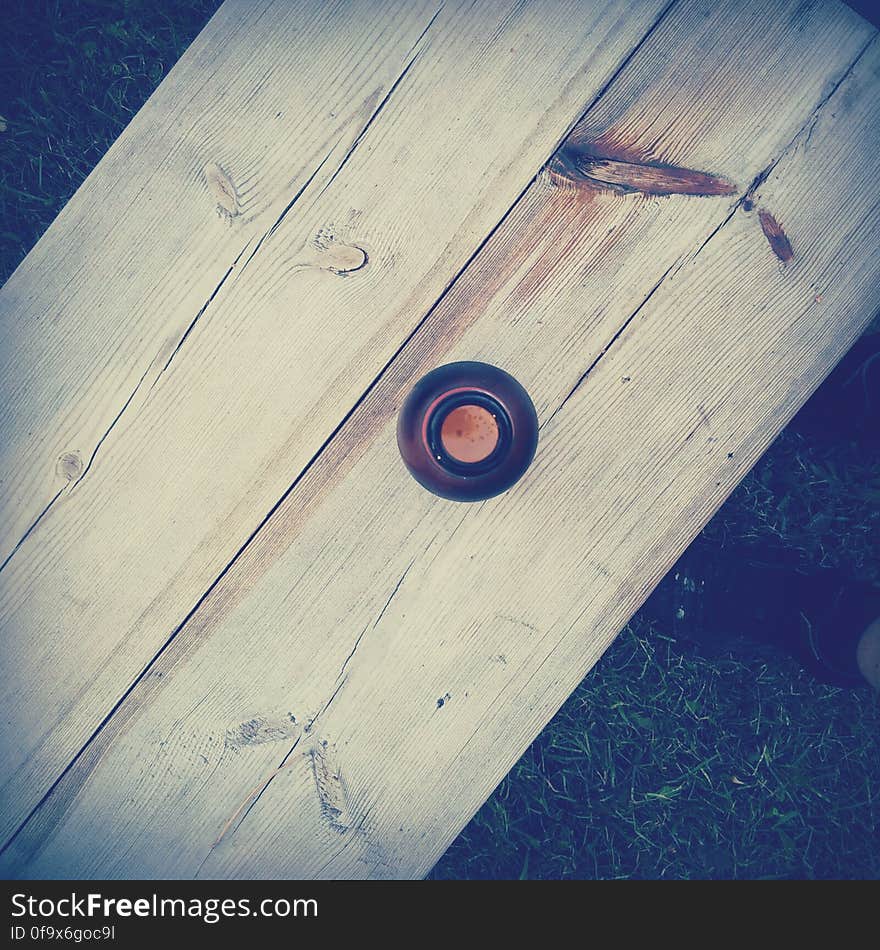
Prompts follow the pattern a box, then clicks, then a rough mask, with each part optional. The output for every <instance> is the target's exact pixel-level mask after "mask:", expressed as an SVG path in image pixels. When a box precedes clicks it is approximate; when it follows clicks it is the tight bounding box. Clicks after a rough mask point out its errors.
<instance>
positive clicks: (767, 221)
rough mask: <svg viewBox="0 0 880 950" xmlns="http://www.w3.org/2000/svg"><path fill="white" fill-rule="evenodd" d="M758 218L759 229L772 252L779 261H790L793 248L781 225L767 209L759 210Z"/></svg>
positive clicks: (792, 255)
mask: <svg viewBox="0 0 880 950" xmlns="http://www.w3.org/2000/svg"><path fill="white" fill-rule="evenodd" d="M758 220H759V221H760V222H761V230H762V231H763V232H764V236H765V237H766V238H767V240H768V241H769V242H770V247H772V248H773V253H774V254H775V255H776V256H777V257H778V258H779V260H781V261H790V260H791V259H792V258H793V257H794V250H793V249H792V246H791V241H789V239H788V235H787V234H786V233H785V231H783V230H782V225H781V224H780V223H779V222H778V221H777V220H776V218H774V217H773V215H772V214H770V212H769V211H759V212H758Z"/></svg>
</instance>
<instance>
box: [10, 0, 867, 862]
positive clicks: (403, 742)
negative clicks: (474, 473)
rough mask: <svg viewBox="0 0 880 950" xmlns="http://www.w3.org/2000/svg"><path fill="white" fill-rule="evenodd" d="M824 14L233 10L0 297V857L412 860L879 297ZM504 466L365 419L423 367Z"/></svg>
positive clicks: (850, 17)
mask: <svg viewBox="0 0 880 950" xmlns="http://www.w3.org/2000/svg"><path fill="white" fill-rule="evenodd" d="M878 76H880V43H878V41H877V33H876V31H875V30H874V29H873V28H872V27H871V26H870V25H869V24H867V23H866V22H865V21H864V20H862V19H861V18H860V17H859V16H857V15H856V14H854V13H853V12H852V11H850V10H849V9H848V8H847V7H844V6H843V5H838V4H834V3H825V2H818V3H800V2H795V0H792V2H782V0H780V2H776V0H755V2H751V0H750V2H738V3H732V4H719V3H714V2H709V0H705V2H701V0H673V2H666V0H636V2H626V3H625V2H613V3H595V4H594V3H587V2H582V0H568V2H563V0H535V2H531V3H522V2H502V0H498V2H494V0H493V2H483V3H480V4H477V5H476V6H472V5H471V4H468V3H458V2H455V0H448V2H445V3H441V2H440V0H430V2H419V0H415V2H412V0H409V2H405V3H395V2H392V0H383V2H378V0H363V2H361V3H358V2H352V3H335V2H328V3H317V2H312V3H309V2H304V3H292V2H282V0H276V2H268V0H227V2H226V4H225V5H224V6H223V7H222V8H221V9H220V11H219V12H218V13H217V15H216V16H215V17H214V18H213V19H212V20H211V22H210V23H209V24H208V26H207V27H206V29H205V30H204V32H203V33H202V34H201V35H200V36H199V38H198V39H197V40H196V42H195V43H194V44H193V45H192V47H191V48H190V49H189V50H188V52H187V53H186V54H185V55H184V56H183V58H182V59H181V61H180V62H179V63H178V65H177V66H176V67H175V68H174V69H173V70H172V72H171V73H170V75H169V76H168V78H167V79H166V80H165V81H164V82H163V83H162V85H161V87H160V88H159V90H158V91H157V92H156V94H155V95H154V96H153V97H152V98H151V99H150V100H149V102H148V103H147V104H146V105H145V106H144V108H143V109H142V110H141V112H140V113H139V114H138V116H137V117H136V118H135V119H134V121H133V122H132V123H131V125H130V126H129V127H128V128H127V129H126V130H125V132H124V133H123V134H122V135H121V137H120V138H119V140H118V141H117V142H116V144H115V145H114V146H113V147H112V148H111V149H110V151H109V152H108V154H107V155H106V157H105V158H104V159H103V161H102V162H101V163H100V165H99V166H98V167H97V168H96V170H95V171H94V172H93V173H92V175H91V176H90V177H89V178H88V180H87V181H86V183H85V184H84V185H83V187H82V188H81V189H80V190H79V191H78V192H77V194H76V195H75V196H74V198H73V199H72V200H71V201H70V203H69V204H68V206H67V207H66V208H65V209H64V211H63V212H62V213H61V215H59V217H58V219H57V221H56V222H55V224H54V225H53V226H52V227H51V228H50V229H49V231H48V232H47V233H46V235H45V236H44V237H43V238H42V240H41V241H40V243H39V244H38V245H37V247H36V248H35V249H34V250H33V251H32V253H31V254H30V255H29V256H28V258H27V259H26V260H25V262H24V263H23V264H22V265H21V267H19V269H18V270H17V271H16V272H15V274H14V275H13V277H12V278H11V279H10V280H9V282H8V283H7V285H6V286H5V288H4V289H3V291H2V294H0V313H2V323H0V333H2V341H0V360H2V369H0V386H2V390H0V392H2V395H0V402H2V406H3V410H4V411H3V414H2V446H3V452H2V469H0V510H2V522H0V525H2V527H0V545H2V548H0V562H2V564H3V567H2V572H0V616H2V621H0V623H2V637H3V662H2V696H3V717H2V723H0V729H2V748H3V756H2V758H0V763H2V840H3V841H4V842H6V845H5V849H4V851H3V854H2V858H0V867H2V870H3V872H4V874H5V875H7V876H9V875H12V876H36V877H40V876H95V877H113V876H123V877H134V876H137V877H139V876H156V877H177V876H183V877H189V876H196V875H197V876H200V877H243V876H258V877H271V876H315V877H361V876H369V877H386V876H398V877H410V876H418V875H423V874H424V873H426V872H427V871H428V870H429V869H430V867H431V866H432V864H433V863H434V862H435V861H436V860H437V858H438V856H439V855H440V854H442V852H443V851H444V849H445V848H446V847H447V846H448V844H449V843H450V841H451V840H452V839H453V837H454V836H455V835H456V834H457V833H458V832H459V830H460V829H461V828H462V827H463V825H464V824H465V823H466V822H467V821H468V819H469V818H470V817H471V815H473V813H474V812H475V810H476V809H477V808H478V807H479V806H480V804H481V803H482V802H483V801H484V800H485V798H486V797H487V796H488V795H489V794H490V792H491V791H492V789H493V788H494V787H495V786H496V784H497V783H498V782H499V780H500V779H501V778H502V776H503V775H504V774H505V773H506V772H507V770H508V769H509V768H510V767H511V765H512V764H513V763H514V762H515V761H516V760H517V758H518V757H519V756H520V755H521V754H522V752H523V750H524V749H525V748H526V746H527V744H528V743H529V742H530V741H531V740H532V739H533V738H534V737H535V735H536V734H537V733H538V732H539V730H540V729H541V728H542V727H543V726H544V725H545V723H546V722H547V721H548V720H549V719H550V717H551V716H552V715H553V714H554V712H555V711H556V710H557V709H558V708H559V706H560V705H561V703H562V702H563V701H564V699H565V698H566V697H567V696H568V694H569V693H570V692H571V690H572V689H573V688H574V687H575V685H576V684H577V683H578V682H579V680H580V679H581V678H582V677H583V676H584V675H585V674H586V672H587V671H588V670H589V669H590V667H591V666H592V665H593V664H594V663H595V662H596V660H597V659H598V657H599V656H600V655H601V653H602V651H603V650H604V649H605V648H606V647H607V646H608V645H609V643H610V642H611V641H612V639H613V638H614V636H615V634H616V633H617V631H618V630H619V629H620V628H621V626H622V625H623V624H624V623H625V622H626V620H627V619H628V618H629V617H630V616H631V614H632V613H633V612H634V611H635V610H636V609H637V607H638V606H639V605H640V604H641V602H642V601H643V600H644V598H645V597H646V596H647V594H648V593H649V592H650V591H651V589H652V588H653V587H654V585H655V584H656V583H657V581H658V580H659V579H660V578H661V577H662V575H663V574H664V572H665V571H666V570H667V569H668V567H669V566H670V565H671V563H672V562H673V561H674V560H675V558H676V557H677V556H678V554H679V553H680V552H681V551H682V549H683V548H684V547H685V546H686V545H687V543H688V542H689V540H690V539H691V538H692V537H693V536H694V535H695V534H696V533H697V532H698V530H699V529H700V527H701V526H702V525H703V524H704V523H705V522H706V521H707V519H708V518H709V517H710V516H711V515H712V513H713V512H714V511H715V509H716V508H717V507H718V506H719V505H720V504H721V502H722V501H723V500H724V498H725V497H726V496H727V495H728V494H729V493H730V491H731V490H732V489H733V488H734V486H735V485H736V484H737V482H738V481H739V479H741V478H742V476H743V475H744V474H745V473H746V472H747V470H748V469H749V467H750V466H751V465H752V464H753V463H754V461H755V460H756V459H757V458H758V456H759V455H760V454H761V452H762V451H763V450H764V449H765V448H766V447H767V445H768V444H769V443H770V441H771V440H772V439H773V438H774V436H775V435H776V433H777V432H778V431H779V430H780V428H781V427H782V426H783V425H785V423H786V421H787V420H788V419H789V418H790V417H791V416H792V414H793V413H794V412H795V410H796V409H797V408H798V407H799V406H800V404H801V403H802V402H803V401H804V400H805V399H806V397H807V396H808V395H809V394H810V392H811V391H812V390H813V389H814V388H815V387H816V386H817V385H818V383H819V382H820V380H821V379H822V378H823V377H824V376H825V375H826V374H827V373H828V372H829V370H830V369H831V368H832V367H833V366H834V364H835V362H836V361H837V360H838V359H839V358H840V356H841V355H842V354H843V353H844V352H845V350H846V349H847V348H848V347H849V346H850V344H851V343H852V341H853V340H854V339H855V338H856V336H857V335H858V334H859V332H860V331H861V330H862V329H863V328H864V326H865V325H866V323H867V322H868V321H869V319H870V317H871V316H872V313H873V310H874V308H875V306H876V301H877V296H876V288H877V281H878V277H880V257H878V252H877V247H878V238H880V200H878V199H880V194H878V185H877V182H878V176H880V149H878V145H880V135H878V133H880V78H878ZM459 359H469V360H484V361H486V362H490V363H494V364H496V365H499V366H501V367H503V368H504V369H506V370H508V371H509V372H510V373H512V374H513V375H514V376H515V377H517V378H518V379H519V380H520V382H522V383H523V385H524V386H525V387H526V388H527V389H528V390H529V392H530V393H531V395H532V398H533V400H534V402H535V406H536V408H537V411H538V416H539V419H540V442H539V447H538V453H537V456H536V458H535V461H534V463H533V465H532V467H531V468H530V469H529V471H528V472H527V473H526V475H525V477H524V478H523V479H522V480H521V481H520V482H518V483H517V484H516V485H515V486H514V487H513V488H512V489H511V490H510V491H509V492H508V493H506V494H505V495H503V496H501V497H498V498H495V499H493V500H490V501H487V502H482V503H478V504H462V503H455V502H450V501H445V500H442V499H440V498H437V497H435V496H433V495H431V494H429V493H428V492H426V491H425V490H424V489H422V488H421V487H420V486H419V485H417V484H416V482H415V481H414V480H413V479H412V478H411V477H410V476H409V475H408V473H407V472H406V470H405V469H404V467H403V464H402V462H401V460H400V457H399V454H398V450H397V446H396V443H395V438H394V431H395V422H396V416H397V412H398V409H399V407H400V405H401V402H402V400H403V398H404V397H405V395H406V394H407V392H408V391H409V389H410V387H411V386H412V385H413V383H414V382H415V381H416V380H417V379H419V378H420V377H421V376H422V375H423V374H424V373H426V372H427V371H428V370H430V369H432V368H433V367H435V366H437V365H440V364H443V363H447V362H450V361H453V360H459Z"/></svg>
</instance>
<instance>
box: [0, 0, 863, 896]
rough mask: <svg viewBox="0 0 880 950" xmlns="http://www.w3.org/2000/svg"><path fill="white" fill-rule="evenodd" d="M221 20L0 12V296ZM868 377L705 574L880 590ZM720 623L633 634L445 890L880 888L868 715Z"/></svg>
mask: <svg viewBox="0 0 880 950" xmlns="http://www.w3.org/2000/svg"><path fill="white" fill-rule="evenodd" d="M217 6H218V2H217V0H192V2H190V3H188V4H182V3H179V2H174V0H155V2H145V0H127V2H109V0H68V2H61V0H54V2H50V0H17V2H11V3H10V2H8V3H7V4H6V7H5V10H4V29H3V33H2V36H0V53H2V55H0V115H2V119H0V281H3V280H5V279H6V277H8V275H9V274H10V273H11V271H12V270H13V269H14V268H15V266H17V264H18V263H19V262H20V260H21V259H22V258H23V257H24V256H25V254H26V253H27V252H28V251H29V250H30V248H31V247H32V246H33V244H34V243H35V242H36V240H37V238H38V237H39V235H40V234H41V233H42V231H43V230H45V228H46V227H47V226H48V225H49V224H50V223H51V221H52V220H53V218H54V217H55V215H56V214H57V213H58V211H59V210H60V209H61V208H62V207H63V205H64V203H65V202H66V201H67V200H68V199H69V198H70V196H71V195H72V194H73V192H74V191H75V190H76V189H77V187H78V186H79V185H80V183H81V182H82V181H83V179H84V178H85V176H86V175H87V174H88V173H89V171H90V170H91V168H92V167H93V166H94V165H95V163H96V162H97V161H98V160H99V159H100V157H101V156H102V155H103V154H104V152H105V151H106V150H107V148H108V147H109V146H110V144H111V143H112V142H113V141H114V139H115V138H116V137H117V136H118V135H119V133H120V132H121V131H122V129H123V128H124V127H125V125H126V123H127V122H128V121H129V119H130V118H131V117H132V116H133V115H134V113H135V112H136V111H137V110H138V108H139V107H140V106H141V105H142V103H143V102H144V100H145V99H146V97H147V96H148V95H149V94H150V93H151V92H152V90H153V89H154V88H155V86H156V85H157V84H158V83H159V82H160V81H161V79H162V78H163V76H164V75H165V74H166V73H167V71H168V69H169V68H170V66H171V65H172V64H173V63H174V62H175V60H176V59H177V57H178V56H179V55H180V54H181V53H182V52H183V50H184V49H186V47H187V45H188V44H189V43H190V42H191V40H192V38H193V37H194V36H195V35H196V34H197V33H198V31H199V30H200V29H201V27H202V26H203V25H204V23H205V21H206V20H207V18H208V16H209V15H210V14H211V13H212V12H213V10H214V9H216V7H217ZM877 330H878V327H877V325H876V323H875V325H874V327H873V328H872V329H871V331H870V332H871V333H873V334H876V332H877ZM870 359H871V357H865V359H864V360H862V361H861V362H858V361H856V362H855V363H852V361H851V362H850V365H848V366H846V367H844V375H845V376H846V379H844V378H843V377H842V376H841V373H837V374H835V376H836V377H837V379H836V380H835V378H832V380H830V381H829V382H828V383H826V384H824V385H823V387H822V388H820V390H819V391H818V393H817V394H816V396H814V398H813V399H812V400H811V402H810V403H809V404H808V407H807V409H806V410H805V411H804V412H802V413H801V414H800V416H799V417H798V419H796V420H795V422H794V423H793V424H792V425H791V426H789V427H788V428H787V429H786V430H785V431H784V432H783V434H782V435H781V436H780V437H779V439H778V440H777V441H776V443H775V444H774V445H773V446H772V447H771V449H770V450H769V451H768V452H767V453H766V455H765V456H764V458H763V459H762V460H761V462H760V463H759V464H758V465H757V466H756V468H755V469H754V471H753V472H752V473H751V474H750V475H749V476H748V477H747V478H746V479H745V480H744V481H743V483H742V484H741V485H740V487H739V488H738V489H737V491H736V492H735V493H734V494H733V495H732V496H731V498H730V499H729V500H728V501H727V503H726V504H725V505H724V507H723V508H722V509H721V511H720V512H719V513H718V514H717V516H716V517H715V518H714V519H713V520H712V522H710V524H709V525H708V526H707V528H706V529H705V531H704V532H703V535H702V537H701V538H700V539H699V541H698V542H697V543H699V544H700V545H701V552H702V556H703V557H705V558H708V559H709V560H713V561H714V563H715V566H716V567H717V568H719V569H725V570H728V569H735V564H736V559H737V558H738V557H740V556H741V555H742V552H755V553H756V554H759V555H762V556H764V557H767V556H772V557H774V558H785V559H787V560H789V561H790V562H792V563H793V564H797V565H799V566H801V567H802V568H808V567H815V566H817V565H823V566H834V567H840V568H842V569H844V570H846V571H847V572H848V573H850V574H853V575H855V576H857V577H859V578H861V579H863V580H865V581H869V582H873V583H878V582H880V574H878V571H880V550H878V548H880V542H878V536H880V532H878V527H880V524H878V521H880V516H878V512H880V505H878V501H880V454H878V449H877V445H876V444H875V443H876V440H875V439H872V438H870V437H869V435H870V429H869V426H870V419H871V409H872V407H871V406H868V405H867V403H866V398H867V397H866V395H865V392H864V390H863V388H862V386H861V381H862V380H863V377H864V372H865V370H866V366H867V363H868V362H869V361H870ZM831 419H834V420H835V422H834V424H833V425H832V424H830V420H831ZM841 419H843V420H848V423H847V424H840V423H839V420H841ZM859 420H863V421H862V422H859ZM829 433H833V435H832V434H829ZM664 584H668V581H664ZM661 587H662V585H661ZM712 625H713V620H712V618H711V617H710V618H708V619H707V620H705V621H704V627H705V629H702V630H700V631H696V633H697V634H698V636H696V637H694V638H691V639H688V638H685V639H679V640H676V639H675V638H674V637H673V636H671V629H672V624H671V623H670V622H668V618H665V619H664V617H663V615H662V614H660V615H658V614H657V613H656V612H655V613H654V614H651V613H650V612H648V611H643V612H642V613H640V614H639V615H637V616H636V617H635V618H633V620H632V622H631V623H630V625H629V626H628V627H627V628H626V630H625V631H624V632H623V633H622V634H621V636H620V637H619V638H618V640H617V642H616V643H615V645H614V646H613V647H612V649H611V650H609V651H608V653H607V654H606V655H605V657H604V658H603V659H602V661H601V662H600V663H599V665H598V666H597V667H596V669H595V670H594V671H593V672H592V673H591V675H590V676H589V677H588V678H587V679H586V680H585V681H584V682H583V683H582V684H581V686H580V687H579V688H578V689H577V691H576V692H575V693H574V694H573V695H572V696H571V697H570V699H569V700H568V702H567V703H566V704H565V706H564V707H563V708H562V710H561V711H560V712H559V713H558V715H557V716H556V717H555V718H554V719H553V721H552V722H551V723H550V724H549V725H548V726H547V728H546V729H545V730H544V731H543V733H542V734H541V735H540V737H539V738H538V739H537V740H536V741H535V742H534V743H533V744H532V746H531V747H530V748H529V749H528V751H527V752H526V753H525V755H524V756H523V758H522V759H521V760H520V762H519V763H518V765H517V766H516V767H515V768H514V769H513V770H512V772H511V773H510V775H509V776H508V777H507V778H506V779H505V780H504V781H503V782H502V783H501V785H500V786H499V788H498V789H497V790H496V792H495V793H494V794H493V795H492V797H491V798H490V799H489V800H488V801H487V802H486V804H485V805H484V806H483V808H482V809H481V810H480V811H479V813H478V814H477V815H476V817H475V818H474V819H473V821H472V822H471V823H470V824H469V825H468V826H467V828H465V830H464V831H463V832H462V834H461V835H460V836H459V838H458V839H457V840H456V841H455V842H454V843H453V845H452V846H451V847H450V849H449V851H448V852H447V853H446V855H445V856H444V857H443V858H442V859H441V861H440V862H439V864H438V865H437V867H436V868H435V870H434V872H433V875H432V876H433V877H435V878H489V877H501V878H564V877H579V878H583V877H602V878H617V877H624V878H658V877H667V878H696V877H722V878H728V877H734V878H762V877H870V878H877V877H880V849H878V848H877V841H878V828H880V802H878V799H880V706H878V702H877V699H876V697H875V696H873V694H871V693H870V692H869V691H867V690H863V691H859V690H850V691H843V690H839V689H836V688H832V687H828V686H823V685H821V684H819V683H817V682H815V681H814V680H812V679H811V678H810V677H809V676H808V675H807V674H806V673H804V672H803V671H802V670H800V669H799V668H798V666H797V664H796V663H795V662H794V661H793V660H791V659H789V658H787V657H786V656H784V655H782V654H781V653H778V652H775V651H774V649H773V648H772V647H769V646H761V645H758V644H752V645H748V643H746V645H745V646H743V644H742V643H740V644H739V645H736V644H734V645H733V646H732V645H731V642H730V641H729V640H722V639H720V638H719V639H717V640H714V639H713V633H714V630H713V626H712ZM743 633H744V634H748V633H749V631H748V630H744V631H743ZM694 640H696V641H697V642H696V645H695V643H694Z"/></svg>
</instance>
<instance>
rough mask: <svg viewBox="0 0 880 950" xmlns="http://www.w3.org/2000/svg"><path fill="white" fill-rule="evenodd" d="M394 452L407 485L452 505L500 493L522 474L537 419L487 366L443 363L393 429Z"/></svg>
mask: <svg viewBox="0 0 880 950" xmlns="http://www.w3.org/2000/svg"><path fill="white" fill-rule="evenodd" d="M397 444H398V446H399V448H400V454H401V456H402V457H403V461H404V463H405V464H406V467H407V468H408V469H409V471H410V473H411V474H412V476H413V478H415V479H416V481H417V482H419V484H421V485H423V486H424V487H425V488H427V489H428V491H432V492H434V494H435V495H440V496H441V497H442V498H449V499H452V500H453V501H482V500H483V499H485V498H491V497H492V496H493V495H498V494H500V493H501V492H503V491H506V490H507V489H508V488H510V486H511V485H513V483H514V482H516V481H517V480H518V479H519V478H520V477H521V476H522V475H523V473H524V472H525V470H526V469H527V468H528V467H529V465H530V463H531V461H532V459H533V458H534V455H535V449H536V448H537V445H538V417H537V414H536V413H535V407H534V406H533V405H532V400H531V399H530V398H529V394H528V393H527V392H526V391H525V389H523V387H522V386H521V385H520V384H519V383H518V382H517V381H516V380H515V379H514V378H513V377H512V376H511V375H510V374H509V373H505V372H504V370H502V369H499V368H498V367H497V366H490V365H489V364H488V363H475V362H462V363H448V364H447V365H446V366H440V367H438V368H437V369H435V370H432V371H431V372H430V373H428V374H427V375H426V376H423V377H422V379H420V380H419V381H418V382H417V383H416V385H415V386H414V387H413V389H412V391H411V392H410V394H409V396H407V398H406V401H405V402H404V404H403V407H402V408H401V410H400V416H399V417H398V421H397Z"/></svg>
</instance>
